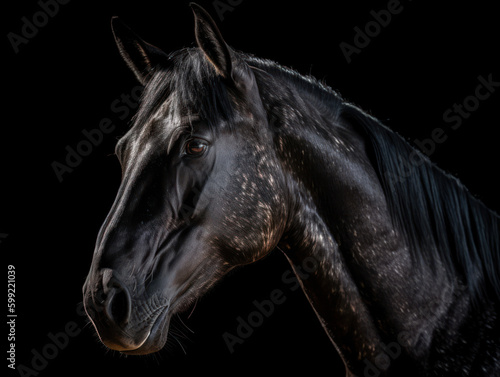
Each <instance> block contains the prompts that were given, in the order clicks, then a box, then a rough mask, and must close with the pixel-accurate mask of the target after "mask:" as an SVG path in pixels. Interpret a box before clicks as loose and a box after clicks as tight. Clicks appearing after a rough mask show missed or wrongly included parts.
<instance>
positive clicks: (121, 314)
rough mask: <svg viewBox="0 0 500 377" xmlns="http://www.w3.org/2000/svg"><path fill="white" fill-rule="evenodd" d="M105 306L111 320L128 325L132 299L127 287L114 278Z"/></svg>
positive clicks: (120, 324) (121, 324)
mask: <svg viewBox="0 0 500 377" xmlns="http://www.w3.org/2000/svg"><path fill="white" fill-rule="evenodd" d="M104 308H105V311H106V314H107V316H108V318H109V319H110V320H111V321H113V322H114V323H115V324H117V325H119V326H124V325H126V324H127V322H128V321H129V318H130V312H131V299H130V294H129V292H128V290H127V288H125V287H124V286H122V285H121V284H120V283H119V282H118V281H116V280H114V281H113V288H112V289H111V290H110V292H109V295H108V297H107V298H106V302H105V304H104Z"/></svg>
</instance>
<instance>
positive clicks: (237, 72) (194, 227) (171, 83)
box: [84, 4, 500, 377]
mask: <svg viewBox="0 0 500 377" xmlns="http://www.w3.org/2000/svg"><path fill="white" fill-rule="evenodd" d="M192 9H193V11H194V15H195V35H196V42H197V47H196V48H186V49H183V50H180V51H177V52H174V53H172V54H165V53H164V52H162V51H161V50H159V49H158V48H156V47H154V46H152V45H150V44H148V43H146V42H144V41H143V40H142V39H140V38H139V37H138V36H137V35H135V34H134V33H133V32H132V31H131V30H130V29H128V28H127V27H126V26H125V25H123V24H122V23H121V22H120V21H119V20H117V19H113V32H114V35H115V39H116V42H117V44H118V48H119V51H120V53H121V55H122V56H123V58H124V59H125V61H126V63H127V64H128V66H129V67H130V68H131V70H132V71H133V72H134V74H135V75H136V76H137V79H138V80H139V81H140V82H141V83H142V84H143V85H144V87H145V88H144V92H143V96H142V100H141V104H140V107H139V110H138V113H137V114H136V116H135V118H134V125H133V126H132V127H131V129H130V130H129V131H128V133H127V134H126V135H125V136H124V137H123V138H122V139H121V140H120V141H119V142H118V144H117V146H116V155H117V156H118V158H119V160H120V163H121V166H122V182H121V186H120V188H119V191H118V194H117V197H116V200H115V202H114V204H113V206H112V208H111V211H110V213H109V215H108V216H107V218H106V220H105V222H104V224H103V226H102V228H101V230H100V232H99V235H98V238H97V243H96V249H95V254H94V257H93V262H92V266H91V269H90V272H89V275H88V277H87V280H86V283H85V286H84V304H85V308H86V311H87V313H88V315H89V318H90V319H91V321H92V322H93V324H94V326H95V328H96V330H97V332H98V334H99V336H100V339H101V340H102V342H103V343H104V344H105V345H106V346H108V347H109V348H111V349H114V350H118V351H121V352H123V353H126V354H137V355H140V354H147V353H151V352H155V351H158V350H159V349H161V348H162V347H163V346H164V344H165V342H166V339H167V332H168V331H167V330H168V326H169V321H170V318H171V317H172V315H173V314H175V313H179V312H181V311H185V310H187V309H188V308H189V307H190V306H191V305H192V304H193V302H195V300H196V299H197V298H198V297H200V296H201V295H203V294H204V293H205V292H206V291H207V290H208V289H210V287H212V286H213V285H214V284H215V283H216V282H218V281H219V280H220V279H221V278H222V277H223V276H224V275H225V274H226V273H227V272H228V271H230V270H231V269H233V268H235V267H236V266H241V265H246V264H249V263H252V262H255V261H257V260H259V259H261V258H263V257H265V256H266V255H267V254H269V253H270V252H272V251H273V250H280V251H281V252H283V254H284V255H285V257H286V258H287V259H288V260H289V262H290V264H291V265H292V266H293V267H294V269H295V270H297V268H296V266H301V265H303V263H304V261H306V262H307V263H308V266H309V271H311V272H310V273H308V277H307V279H305V278H304V276H303V275H302V274H301V273H300V272H299V271H295V272H296V275H297V278H298V279H299V281H300V283H301V286H302V288H303V291H304V293H305V294H306V296H307V298H308V299H309V301H310V303H311V305H312V307H313V308H314V311H315V312H316V314H317V316H318V319H319V320H320V322H321V324H322V325H323V327H324V329H325V331H326V333H327V334H328V336H329V337H330V339H331V341H332V342H333V344H334V345H335V347H336V349H337V350H338V352H339V354H340V355H341V357H342V359H343V361H344V363H345V367H346V373H347V375H348V376H354V375H358V376H362V375H363V376H376V375H397V376H410V375H418V376H488V377H490V376H493V375H498V374H499V373H500V321H499V320H498V319H497V316H498V314H499V313H500V311H499V303H500V300H499V297H500V281H499V279H498V274H499V272H500V267H499V266H500V260H499V259H500V257H499V255H500V232H499V224H500V221H499V220H500V218H499V216H498V215H497V214H495V213H494V212H492V211H490V210H488V209H487V208H486V207H485V206H484V205H483V204H482V203H481V202H479V201H478V200H477V199H475V198H474V197H473V196H471V195H470V194H469V193H468V191H467V190H466V189H465V188H464V186H462V185H461V184H460V183H459V182H458V181H457V180H456V179H454V178H453V177H451V176H449V175H447V174H446V173H444V172H443V171H442V170H440V169H439V168H437V167H436V166H435V165H433V164H432V163H431V162H430V161H429V160H428V159H427V157H426V156H424V155H423V154H421V153H419V152H417V151H416V150H415V149H413V148H412V147H411V146H410V145H409V144H408V143H406V142H405V141H404V139H403V138H401V137H400V136H398V135H397V134H395V133H394V132H392V131H391V130H389V129H387V128H386V127H385V126H383V125H382V124H381V123H380V122H378V121H377V120H376V119H374V118H373V117H371V116H370V115H368V114H366V113H365V112H363V111H362V110H360V109H358V108H357V107H355V106H354V105H352V104H350V103H347V102H346V101H344V100H343V99H342V98H341V97H340V96H339V95H338V94H337V93H336V92H334V91H333V90H331V89H330V88H328V87H325V86H324V85H322V84H321V83H319V82H318V81H316V80H314V79H313V78H310V77H304V76H301V75H299V74H298V73H296V72H294V71H292V70H289V69H286V68H283V67H281V66H279V65H278V64H276V63H273V62H270V61H268V60H263V59H259V58H255V57H252V56H249V55H246V54H243V53H240V52H236V51H235V50H233V49H231V48H230V47H228V46H227V44H226V43H225V42H224V40H223V38H222V36H221V34H220V32H219V30H218V29H217V27H216V25H215V23H214V21H213V20H212V19H211V18H210V16H209V15H208V14H207V13H206V11H204V10H203V9H202V8H200V7H199V6H197V5H195V4H192ZM401 161H406V163H405V164H402V163H401Z"/></svg>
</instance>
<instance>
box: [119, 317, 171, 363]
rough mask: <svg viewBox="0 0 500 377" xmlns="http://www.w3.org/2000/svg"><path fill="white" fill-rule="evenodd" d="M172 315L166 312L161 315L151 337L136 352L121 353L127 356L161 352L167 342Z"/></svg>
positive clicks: (154, 325)
mask: <svg viewBox="0 0 500 377" xmlns="http://www.w3.org/2000/svg"><path fill="white" fill-rule="evenodd" d="M169 324H170V315H169V313H167V312H165V313H163V314H161V315H160V316H159V317H158V318H157V319H156V321H155V323H154V324H153V326H152V327H151V330H150V331H149V335H148V336H147V338H146V340H145V341H144V342H143V343H142V344H141V346H140V347H138V348H136V349H134V350H127V351H120V352H121V353H123V354H125V355H148V354H150V353H154V352H158V351H160V350H161V349H162V348H163V347H164V346H165V343H166V342H167V335H168V328H169Z"/></svg>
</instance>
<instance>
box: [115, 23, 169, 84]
mask: <svg viewBox="0 0 500 377" xmlns="http://www.w3.org/2000/svg"><path fill="white" fill-rule="evenodd" d="M111 29H112V31H113V36H114V37H115V42H116V45H117V46H118V50H119V51H120V55H121V56H122V57H123V60H125V62H126V63H127V65H128V66H129V68H130V69H131V70H132V72H134V74H135V76H136V77H137V79H138V80H139V82H140V83H141V84H142V85H145V84H146V82H147V80H148V76H149V74H150V73H151V71H152V69H153V68H154V67H155V66H156V65H158V64H160V63H161V62H165V61H167V59H168V56H167V54H165V53H164V52H163V51H162V50H160V49H159V48H158V47H155V46H153V45H151V44H149V43H147V42H145V41H143V40H142V39H141V38H140V37H139V36H138V35H137V34H136V33H134V32H133V31H132V30H131V29H130V28H129V27H128V26H127V25H125V23H124V22H123V21H121V20H120V19H119V18H118V17H113V18H112V19H111Z"/></svg>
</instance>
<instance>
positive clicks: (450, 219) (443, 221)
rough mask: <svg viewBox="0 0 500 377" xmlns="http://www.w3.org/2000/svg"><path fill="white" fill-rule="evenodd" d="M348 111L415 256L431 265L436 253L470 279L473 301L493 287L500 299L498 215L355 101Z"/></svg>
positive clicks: (450, 269)
mask: <svg viewBox="0 0 500 377" xmlns="http://www.w3.org/2000/svg"><path fill="white" fill-rule="evenodd" d="M344 114H345V115H346V116H347V118H351V119H353V120H355V121H356V124H357V125H359V126H360V127H361V128H362V129H363V131H364V132H365V133H366V134H367V135H368V139H369V142H370V148H371V151H370V152H371V154H372V155H373V158H372V160H374V162H375V168H376V171H377V174H378V176H379V179H380V181H381V183H382V186H383V189H384V192H385V195H386V198H387V201H388V205H389V210H390V212H391V216H392V219H393V221H394V223H395V225H396V226H397V228H398V229H400V230H401V231H402V232H403V234H405V235H406V238H407V241H408V243H409V246H410V250H411V251H412V254H413V256H414V259H416V260H417V261H420V262H427V263H428V264H431V266H432V264H433V262H435V261H436V260H435V257H436V255H437V256H439V257H440V259H441V261H442V263H443V264H444V265H445V267H446V269H447V270H448V271H449V272H450V274H451V276H453V274H454V273H456V272H459V273H460V274H461V275H462V276H463V277H464V278H465V281H466V283H467V285H468V288H469V290H470V293H471V296H472V297H473V299H475V300H476V299H479V298H480V297H486V296H489V295H490V292H489V290H490V289H493V291H494V294H495V296H496V298H497V299H498V298H500V280H499V279H498V274H499V273H500V231H499V230H500V217H499V216H498V214H496V213H495V212H493V211H491V210H490V209H488V208H487V207H486V206H485V205H484V204H483V203H482V202H481V201H480V200H478V199H477V198H475V197H474V196H473V195H472V194H471V193H470V192H469V191H468V190H467V188H466V187H465V186H464V185H463V184H462V183H461V182H460V181H459V180H458V179H457V178H455V177H453V176H452V175H450V174H447V173H446V172H445V171H443V170H442V169H440V168H439V167H438V166H437V165H435V164H433V163H432V162H431V161H430V160H429V158H428V157H427V156H426V155H424V154H422V153H421V152H420V151H418V150H417V149H416V148H414V147H412V146H411V145H410V144H409V143H408V142H406V140H405V139H403V138H402V137H401V136H400V135H398V134H397V133H395V132H394V131H392V130H390V129H389V128H387V127H385V126H384V125H383V124H381V123H380V122H379V121H378V120H376V119H375V118H373V117H371V116H369V115H368V114H366V113H364V112H363V111H361V110H359V109H358V108H356V107H355V106H352V105H347V106H345V109H344ZM402 161H406V164H405V165H406V166H405V167H404V166H403V164H402Z"/></svg>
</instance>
